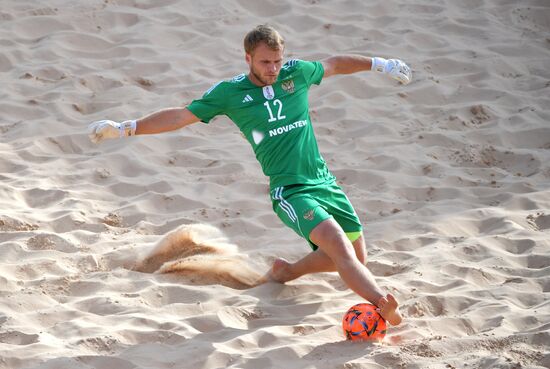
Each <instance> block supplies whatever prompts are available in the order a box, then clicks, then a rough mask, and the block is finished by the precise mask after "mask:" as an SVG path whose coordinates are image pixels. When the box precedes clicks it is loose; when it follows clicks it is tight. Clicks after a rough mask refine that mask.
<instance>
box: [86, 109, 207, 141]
mask: <svg viewBox="0 0 550 369" xmlns="http://www.w3.org/2000/svg"><path fill="white" fill-rule="evenodd" d="M198 121H199V118H197V117H196V116H195V115H194V114H193V113H191V111H190V110H189V109H187V108H169V109H164V110H160V111H157V112H155V113H153V114H150V115H148V116H146V117H144V118H141V119H136V120H126V121H124V122H121V123H118V122H114V121H112V120H100V121H97V122H93V123H91V124H90V125H89V127H88V135H89V136H90V140H92V142H94V143H99V142H101V141H103V140H105V139H108V138H121V137H128V136H134V135H146V134H155V133H162V132H169V131H174V130H176V129H179V128H182V127H185V126H187V125H189V124H191V123H195V122H198Z"/></svg>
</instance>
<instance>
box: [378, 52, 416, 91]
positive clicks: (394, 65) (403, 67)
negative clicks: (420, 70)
mask: <svg viewBox="0 0 550 369" xmlns="http://www.w3.org/2000/svg"><path fill="white" fill-rule="evenodd" d="M370 70H373V71H376V72H380V73H385V74H389V75H390V77H392V78H393V79H396V80H398V81H399V82H401V83H402V84H404V85H406V84H408V83H409V82H410V81H411V80H412V72H411V68H409V66H408V65H407V64H405V63H404V62H402V61H401V60H399V59H387V60H386V59H384V58H372V67H371V69H370Z"/></svg>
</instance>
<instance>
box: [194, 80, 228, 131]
mask: <svg viewBox="0 0 550 369" xmlns="http://www.w3.org/2000/svg"><path fill="white" fill-rule="evenodd" d="M187 109H189V110H190V111H191V113H193V114H195V116H196V117H197V118H199V119H200V120H201V121H202V122H203V123H208V122H210V120H211V119H212V118H214V117H215V116H216V115H221V114H225V113H224V111H225V98H224V86H223V81H221V82H218V83H217V84H215V85H214V86H212V87H211V88H210V89H209V90H208V91H206V92H205V93H204V95H203V96H202V98H200V99H196V100H193V101H192V102H191V104H189V105H188V106H187Z"/></svg>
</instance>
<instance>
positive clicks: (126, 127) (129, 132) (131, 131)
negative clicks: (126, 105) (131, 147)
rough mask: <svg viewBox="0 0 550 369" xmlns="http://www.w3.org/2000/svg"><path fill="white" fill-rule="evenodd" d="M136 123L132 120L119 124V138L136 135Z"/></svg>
mask: <svg viewBox="0 0 550 369" xmlns="http://www.w3.org/2000/svg"><path fill="white" fill-rule="evenodd" d="M136 127H137V122H136V120H135V119H133V120H125V121H124V122H122V123H120V137H128V136H134V135H135V134H136Z"/></svg>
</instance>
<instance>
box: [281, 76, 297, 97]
mask: <svg viewBox="0 0 550 369" xmlns="http://www.w3.org/2000/svg"><path fill="white" fill-rule="evenodd" d="M281 87H282V89H283V90H285V91H286V92H288V93H289V94H291V93H293V92H294V80H292V79H287V80H286V81H283V82H281Z"/></svg>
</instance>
